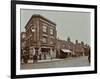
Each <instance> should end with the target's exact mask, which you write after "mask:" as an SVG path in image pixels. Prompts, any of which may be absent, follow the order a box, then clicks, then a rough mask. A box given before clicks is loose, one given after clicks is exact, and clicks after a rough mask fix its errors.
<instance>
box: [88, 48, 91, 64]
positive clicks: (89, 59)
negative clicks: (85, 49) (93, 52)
mask: <svg viewBox="0 0 100 79" xmlns="http://www.w3.org/2000/svg"><path fill="white" fill-rule="evenodd" d="M88 61H89V63H90V62H91V57H90V49H89V54H88Z"/></svg>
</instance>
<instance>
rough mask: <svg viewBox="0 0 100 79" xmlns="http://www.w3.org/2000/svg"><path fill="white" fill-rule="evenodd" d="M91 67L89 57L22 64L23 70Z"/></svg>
mask: <svg viewBox="0 0 100 79" xmlns="http://www.w3.org/2000/svg"><path fill="white" fill-rule="evenodd" d="M82 66H90V64H89V61H88V56H81V57H69V58H65V59H52V60H50V59H49V60H39V61H38V62H37V63H34V64H33V63H32V61H29V63H28V64H21V69H41V68H60V67H82Z"/></svg>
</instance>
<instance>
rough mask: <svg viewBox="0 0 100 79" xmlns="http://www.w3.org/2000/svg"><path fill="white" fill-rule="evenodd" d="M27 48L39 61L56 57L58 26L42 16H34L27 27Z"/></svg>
mask: <svg viewBox="0 0 100 79" xmlns="http://www.w3.org/2000/svg"><path fill="white" fill-rule="evenodd" d="M25 31H26V47H27V48H28V49H29V50H28V52H29V53H30V55H33V54H34V55H37V56H38V57H39V59H48V58H51V57H56V35H57V32H56V24H55V23H54V22H52V21H50V20H48V19H47V18H45V17H43V16H41V15H37V14H35V15H32V17H31V18H30V20H29V21H28V23H27V24H26V26H25Z"/></svg>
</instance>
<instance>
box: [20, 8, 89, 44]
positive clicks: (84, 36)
mask: <svg viewBox="0 0 100 79" xmlns="http://www.w3.org/2000/svg"><path fill="white" fill-rule="evenodd" d="M34 14H40V15H42V16H44V17H45V18H47V19H49V20H51V21H52V22H54V23H56V30H57V37H59V38H60V39H62V40H67V38H68V37H70V39H71V41H72V42H75V40H78V41H79V42H80V41H83V42H84V43H85V44H89V45H90V13H89V12H73V11H50V10H48V11H46V10H34V9H21V16H20V17H21V32H23V31H25V25H26V24H27V22H28V21H29V19H30V18H31V16H32V15H34Z"/></svg>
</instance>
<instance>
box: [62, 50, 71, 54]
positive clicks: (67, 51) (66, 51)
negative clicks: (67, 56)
mask: <svg viewBox="0 0 100 79" xmlns="http://www.w3.org/2000/svg"><path fill="white" fill-rule="evenodd" d="M61 50H62V51H63V52H65V53H71V52H72V51H71V50H69V49H61Z"/></svg>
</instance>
